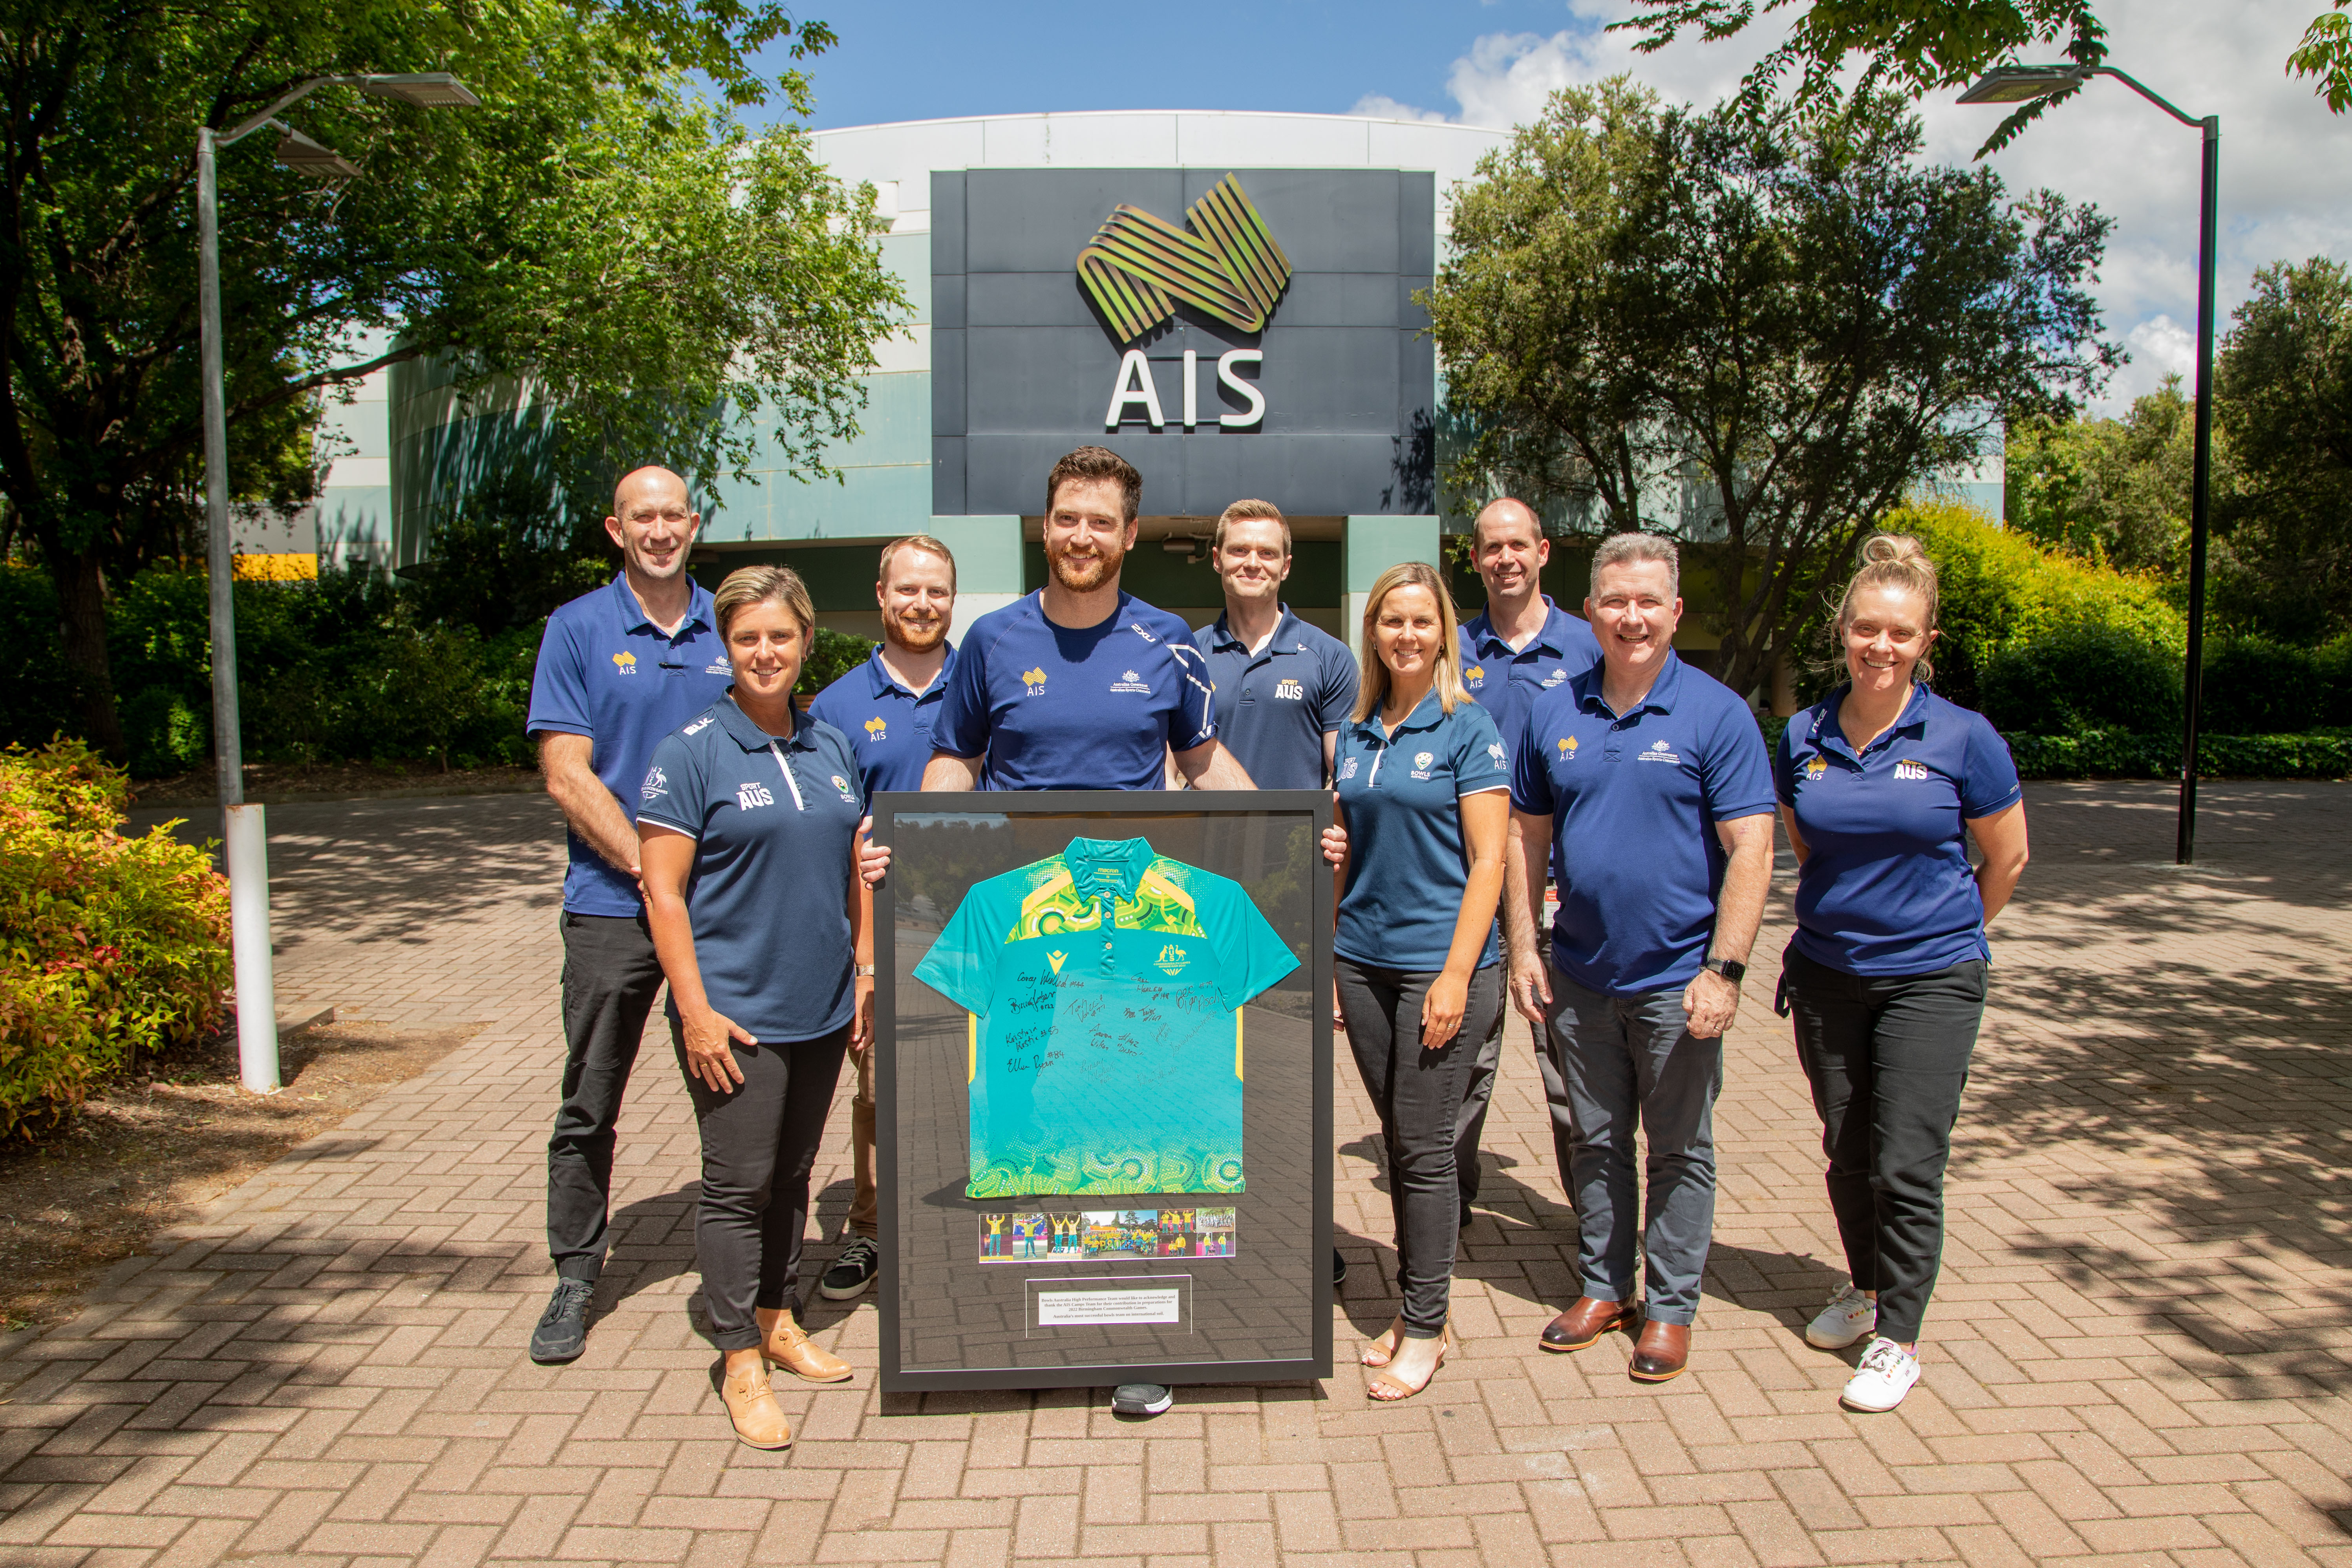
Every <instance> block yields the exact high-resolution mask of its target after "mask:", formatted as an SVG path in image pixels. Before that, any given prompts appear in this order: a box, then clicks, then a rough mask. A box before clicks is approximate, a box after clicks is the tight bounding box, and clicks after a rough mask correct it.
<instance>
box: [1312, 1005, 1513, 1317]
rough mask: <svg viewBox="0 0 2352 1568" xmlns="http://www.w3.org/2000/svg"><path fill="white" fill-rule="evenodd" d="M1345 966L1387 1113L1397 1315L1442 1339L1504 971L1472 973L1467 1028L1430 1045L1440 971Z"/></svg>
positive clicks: (1368, 1074)
mask: <svg viewBox="0 0 2352 1568" xmlns="http://www.w3.org/2000/svg"><path fill="white" fill-rule="evenodd" d="M1338 969H1339V1011H1340V1013H1341V1014H1342V1015H1343V1016H1345V1017H1346V1018H1347V1020H1348V1046H1349V1049H1350V1050H1352V1051H1354V1052H1355V1056H1356V1071H1357V1072H1358V1073H1359V1074H1360V1075H1361V1076H1362V1078H1363V1080H1364V1093H1365V1094H1366V1095H1367V1096H1368V1097H1369V1098H1370V1100H1371V1102H1372V1109H1373V1110H1376V1111H1378V1112H1379V1113H1380V1118H1381V1142H1382V1143H1383V1145H1384V1150H1383V1152H1384V1153H1385V1155H1386V1158H1387V1163H1388V1177H1389V1208H1390V1212H1391V1215H1392V1217H1393V1218H1394V1220H1395V1222H1396V1248H1397V1291H1398V1294H1399V1295H1400V1296H1401V1297H1402V1307H1401V1308H1400V1310H1399V1312H1398V1316H1400V1317H1402V1319H1403V1320H1404V1331H1405V1337H1406V1338H1407V1339H1416V1340H1426V1339H1435V1338H1436V1337H1437V1335H1438V1334H1439V1333H1440V1332H1441V1331H1443V1330H1444V1327H1445V1315H1446V1311H1447V1305H1448V1300H1449V1299H1450V1297H1451V1296H1452V1293H1453V1286H1454V1248H1455V1247H1457V1246H1458V1245H1459V1244H1460V1241H1461V1234H1462V1233H1461V1219H1462V1189H1461V1185H1460V1183H1459V1181H1458V1179H1457V1177H1456V1175H1455V1172H1454V1149H1455V1142H1454V1141H1455V1139H1456V1138H1457V1137H1458V1136H1459V1131H1460V1124H1461V1119H1462V1100H1463V1096H1464V1095H1465V1093H1466V1092H1467V1091H1468V1089H1469V1087H1470V1079H1471V1075H1472V1073H1473V1072H1474V1071H1475V1068H1476V1064H1477V1060H1478V1054H1479V1051H1480V1049H1481V1047H1483V1046H1484V1045H1485V1043H1486V1037H1487V1036H1489V1035H1490V1034H1493V1033H1494V1032H1495V1031H1496V1026H1497V1024H1498V1021H1499V1018H1500V1016H1501V1011H1502V1005H1503V983H1502V972H1503V968H1502V965H1501V964H1499V963H1490V964H1488V965H1487V966H1486V968H1484V969H1481V970H1479V971H1478V972H1477V973H1475V974H1473V975H1472V976H1471V977H1470V994H1469V998H1468V1001H1467V1003H1466V1005H1465V1006H1464V1008H1463V1013H1462V1027H1461V1028H1460V1029H1458V1030H1456V1031H1455V1032H1454V1037H1453V1038H1452V1039H1451V1040H1448V1041H1447V1042H1446V1043H1445V1044H1444V1046H1443V1047H1439V1048H1438V1049H1436V1050H1425V1049H1423V1047H1422V1043H1421V1005H1422V1003H1423V1000H1424V999H1425V998H1426V997H1427V996H1428V994H1429V987H1430V984H1431V983H1432V982H1433V981H1434V980H1435V979H1436V978H1437V974H1436V973H1435V972H1434V971H1433V972H1430V973H1413V972H1409V971H1406V970H1402V969H1383V968H1380V967H1378V966H1376V965H1373V964H1369V963H1355V962H1354V961H1352V960H1350V959H1345V958H1342V959H1340V960H1339V962H1338Z"/></svg>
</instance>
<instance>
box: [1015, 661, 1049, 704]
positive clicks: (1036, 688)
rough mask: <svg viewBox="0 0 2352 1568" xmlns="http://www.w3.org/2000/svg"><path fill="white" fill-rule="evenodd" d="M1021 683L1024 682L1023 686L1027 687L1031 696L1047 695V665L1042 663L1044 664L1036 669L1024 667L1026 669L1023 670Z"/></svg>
mask: <svg viewBox="0 0 2352 1568" xmlns="http://www.w3.org/2000/svg"><path fill="white" fill-rule="evenodd" d="M1021 684H1022V686H1023V687H1024V688H1025V689H1027V691H1028V693H1029V695H1030V696H1032V697H1043V696H1045V666H1044V665H1042V664H1041V665H1039V666H1037V667H1036V668H1034V669H1024V670H1023V671H1022V672H1021Z"/></svg>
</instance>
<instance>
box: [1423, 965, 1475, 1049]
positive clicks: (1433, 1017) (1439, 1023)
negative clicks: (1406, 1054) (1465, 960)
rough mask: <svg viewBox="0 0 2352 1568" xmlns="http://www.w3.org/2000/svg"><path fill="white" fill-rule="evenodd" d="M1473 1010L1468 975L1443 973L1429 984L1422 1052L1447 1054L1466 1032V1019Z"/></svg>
mask: <svg viewBox="0 0 2352 1568" xmlns="http://www.w3.org/2000/svg"><path fill="white" fill-rule="evenodd" d="M1469 1006H1470V981H1469V978H1468V977H1467V976H1466V975H1459V976H1458V975H1456V974H1455V973H1454V972H1453V971H1452V970H1450V969H1449V970H1445V971H1443V972H1442V973H1439V975H1438V976H1437V978H1436V979H1434V980H1433V981H1431V982H1430V983H1429V990H1428V991H1427V993H1426V994H1423V997H1422V999H1421V1048H1422V1049H1423V1050H1424V1051H1435V1050H1443V1049H1444V1047H1447V1046H1449V1045H1451V1044H1453V1043H1454V1036H1455V1035H1456V1034H1459V1033H1460V1032H1461V1029H1462V1015H1463V1014H1464V1013H1465V1012H1466V1011H1468V1009H1469Z"/></svg>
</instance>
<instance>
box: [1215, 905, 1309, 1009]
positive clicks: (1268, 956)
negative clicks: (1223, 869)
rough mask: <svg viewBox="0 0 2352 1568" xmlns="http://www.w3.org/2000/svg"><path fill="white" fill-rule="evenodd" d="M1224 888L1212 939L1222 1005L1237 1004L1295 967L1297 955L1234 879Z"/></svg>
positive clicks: (1256, 993) (1236, 1005)
mask: <svg viewBox="0 0 2352 1568" xmlns="http://www.w3.org/2000/svg"><path fill="white" fill-rule="evenodd" d="M1225 891H1226V897H1224V898H1223V899H1221V900H1219V902H1220V903H1221V904H1222V905H1223V919H1221V920H1220V921H1218V922H1217V924H1218V927H1219V930H1218V931H1217V934H1216V937H1215V939H1214V941H1215V946H1216V949H1217V973H1218V979H1219V995H1220V997H1221V998H1222V999H1223V1003H1224V1005H1226V1006H1228V1007H1238V1006H1240V1005H1243V1004H1244V1003H1245V1002H1247V1001H1249V1000H1250V999H1251V998H1252V997H1254V996H1256V995H1258V994H1260V993H1262V992H1264V991H1265V990H1267V989H1268V988H1269V987H1271V986H1272V985H1274V984H1276V982H1277V981H1279V980H1281V979H1282V977H1283V976H1284V975H1286V974H1288V973H1290V972H1291V971H1292V970H1294V969H1296V968H1297V967H1298V955H1297V953H1295V952H1291V951H1290V948H1289V946H1288V945H1287V944H1286V943H1285V942H1283V940H1282V938H1281V937H1280V935H1278V934H1277V933H1276V931H1275V929H1274V927H1273V926H1272V925H1271V924H1270V923H1268V922H1267V921H1266V918H1265V915H1263V914H1261V913H1259V912H1258V907H1257V905H1256V904H1255V903H1253V902H1251V901H1250V898H1249V895H1248V894H1246V893H1244V891H1243V890H1242V889H1241V887H1240V885H1239V884H1238V883H1227V884H1226V888H1225Z"/></svg>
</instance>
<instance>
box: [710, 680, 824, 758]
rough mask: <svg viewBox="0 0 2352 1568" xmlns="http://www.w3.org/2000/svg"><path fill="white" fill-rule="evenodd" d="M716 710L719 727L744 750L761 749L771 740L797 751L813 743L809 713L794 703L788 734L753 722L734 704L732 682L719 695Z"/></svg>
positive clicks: (763, 749)
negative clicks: (768, 730) (776, 733)
mask: <svg viewBox="0 0 2352 1568" xmlns="http://www.w3.org/2000/svg"><path fill="white" fill-rule="evenodd" d="M718 713H719V728H720V729H722V730H725V731H727V733H728V736H729V738H730V739H731V740H733V741H734V742H735V743H736V744H737V745H739V746H740V747H742V748H743V749H744V750H745V751H747V752H764V751H766V750H767V749H768V746H769V743H770V742H778V743H781V744H782V745H784V746H787V747H789V748H791V749H792V750H793V751H800V752H804V751H806V750H808V749H809V747H810V746H812V745H814V743H815V740H814V737H815V731H816V726H814V724H811V723H810V722H809V721H808V716H807V715H806V714H804V713H803V712H802V711H801V710H800V705H799V704H797V703H795V704H793V732H792V733H791V734H789V735H771V734H769V733H768V732H767V731H765V730H762V729H761V728H760V726H758V725H757V724H754V723H752V722H751V715H750V714H748V713H746V712H744V711H743V710H742V709H740V708H739V707H737V706H736V705H735V689H734V688H733V687H731V686H730V687H729V688H728V689H727V690H726V691H725V693H724V694H722V695H721V696H720V697H719V703H718Z"/></svg>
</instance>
